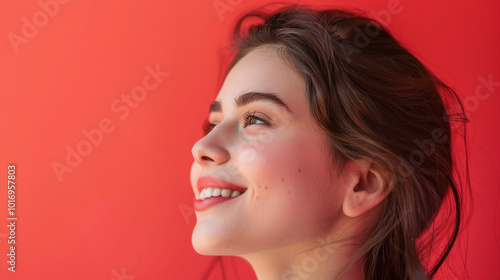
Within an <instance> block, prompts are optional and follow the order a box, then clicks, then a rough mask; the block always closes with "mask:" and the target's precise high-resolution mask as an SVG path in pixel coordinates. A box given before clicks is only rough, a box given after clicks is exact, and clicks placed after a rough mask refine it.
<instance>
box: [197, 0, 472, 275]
mask: <svg viewBox="0 0 500 280" xmlns="http://www.w3.org/2000/svg"><path fill="white" fill-rule="evenodd" d="M249 22H250V24H249ZM245 26H246V28H245ZM235 42H236V47H237V48H236V54H235V57H234V59H233V61H232V64H231V65H230V67H229V70H228V73H227V76H226V78H225V81H224V84H223V86H222V88H221V90H220V92H219V94H218V96H217V98H216V99H215V101H214V102H213V103H212V104H211V106H210V115H209V120H208V122H207V124H206V126H205V128H204V129H205V137H204V138H202V139H200V140H199V141H198V142H197V143H196V144H195V145H194V147H193V150H192V151H193V156H194V160H195V162H194V164H193V167H192V172H191V182H192V186H193V190H194V193H195V197H196V200H195V209H196V216H197V224H196V227H195V229H194V232H193V236H192V242H193V246H194V248H195V249H196V251H197V252H199V253H200V254H205V255H233V256H240V257H242V258H244V259H246V260H248V262H250V264H251V265H252V267H253V269H254V270H255V273H256V275H257V277H258V279H261V280H272V279H328V280H329V279H427V278H428V277H432V276H433V275H434V274H435V272H436V271H437V269H438V268H439V267H440V265H441V264H442V262H443V261H444V259H445V258H446V256H447V255H448V253H449V250H450V248H451V247H452V246H453V243H454V241H455V238H456V236H457V233H458V227H459V223H460V204H459V194H458V190H457V184H456V182H455V179H454V174H453V173H454V172H453V169H454V168H453V166H454V164H453V163H454V162H453V158H452V151H451V140H452V134H454V132H455V131H454V130H456V128H457V126H456V125H455V124H454V122H464V121H465V120H466V118H465V115H464V113H463V109H462V107H461V103H460V101H459V100H458V98H457V97H456V95H455V94H454V92H453V91H452V90H451V89H450V88H449V87H448V86H446V85H445V84H443V83H442V82H441V81H440V80H438V79H437V78H436V77H435V76H434V75H433V74H432V73H430V72H429V70H427V69H426V68H425V66H423V65H422V64H421V63H420V62H419V61H418V60H417V59H416V58H415V57H414V56H413V55H412V54H411V53H409V52H408V51H407V50H406V49H405V48H403V47H402V46H401V45H400V44H399V43H398V42H397V41H396V40H395V39H394V38H393V37H392V36H391V35H390V33H389V32H388V31H387V30H386V29H385V28H383V27H382V26H380V25H379V24H378V23H377V22H375V21H373V20H371V19H369V18H366V17H363V16H360V15H357V14H354V13H350V12H347V11H342V10H324V11H317V10H312V9H307V8H304V7H297V6H293V7H286V8H283V9H280V10H278V11H275V12H273V13H270V14H266V13H253V14H248V15H247V16H245V17H243V18H242V19H241V20H240V21H239V23H238V25H237V28H236V30H235ZM449 197H451V200H452V201H453V202H454V204H455V207H454V209H453V211H454V212H455V213H454V215H452V216H450V217H446V218H447V219H446V222H449V223H451V228H452V230H451V231H445V233H446V234H448V236H447V237H449V240H448V241H447V243H446V244H445V246H437V247H439V249H440V250H441V251H442V253H441V254H440V256H439V257H438V258H437V259H436V260H435V262H433V263H431V264H427V261H426V257H425V256H424V253H425V254H427V253H429V251H428V250H427V249H428V248H430V247H429V246H422V245H425V244H432V241H433V239H432V238H431V239H428V238H425V237H426V236H431V237H432V236H434V235H435V234H437V232H434V231H433V229H435V228H437V227H436V226H435V223H437V222H438V221H435V217H436V215H437V213H438V212H439V210H440V208H442V207H443V203H444V201H446V198H449ZM431 225H433V226H432V227H431ZM426 230H427V231H429V232H430V233H429V234H424V233H425V232H426ZM429 240H430V241H431V243H429V242H426V241H429Z"/></svg>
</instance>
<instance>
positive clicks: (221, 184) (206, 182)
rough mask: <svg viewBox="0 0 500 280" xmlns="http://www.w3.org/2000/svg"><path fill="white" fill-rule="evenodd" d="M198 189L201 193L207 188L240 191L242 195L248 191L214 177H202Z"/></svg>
mask: <svg viewBox="0 0 500 280" xmlns="http://www.w3.org/2000/svg"><path fill="white" fill-rule="evenodd" d="M197 187H198V190H199V191H200V192H201V191H202V190H203V189H206V188H218V189H229V190H235V191H240V192H241V193H243V192H244V191H245V190H246V188H244V187H242V186H238V185H235V184H233V183H230V182H227V181H224V180H222V179H220V178H217V177H212V176H203V177H200V178H199V179H198V183H197Z"/></svg>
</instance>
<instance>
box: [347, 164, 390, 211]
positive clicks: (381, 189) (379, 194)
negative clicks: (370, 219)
mask: <svg viewBox="0 0 500 280" xmlns="http://www.w3.org/2000/svg"><path fill="white" fill-rule="evenodd" d="M345 171H346V172H349V174H348V175H349V176H350V177H351V179H352V180H350V183H349V185H348V186H347V189H346V193H345V197H344V203H343V205H342V210H343V212H344V214H345V215H346V216H348V217H353V218H354V217H358V216H360V215H362V214H364V213H366V212H367V211H369V210H371V209H373V208H375V207H376V206H377V205H379V204H380V203H381V202H382V201H383V200H384V199H385V198H386V197H387V195H388V194H389V193H390V191H391V190H392V184H390V185H389V184H388V183H387V182H385V181H384V180H383V178H382V176H381V175H380V174H379V173H378V172H377V171H375V170H373V169H372V165H371V163H370V162H367V161H366V160H362V161H360V162H358V163H356V162H351V165H350V166H349V167H348V168H347V169H346V170H345Z"/></svg>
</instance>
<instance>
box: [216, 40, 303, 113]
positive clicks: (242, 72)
mask: <svg viewBox="0 0 500 280" xmlns="http://www.w3.org/2000/svg"><path fill="white" fill-rule="evenodd" d="M251 91H258V92H272V93H274V94H276V95H277V96H278V97H280V98H282V99H284V100H286V101H288V102H287V103H290V102H291V103H303V102H305V101H306V99H305V98H306V97H305V84H304V79H303V78H302V77H301V76H300V75H299V74H298V73H297V72H296V70H295V69H294V68H293V67H292V66H291V65H290V63H289V62H287V61H285V60H284V59H283V58H282V56H281V55H280V54H279V52H278V51H277V50H276V47H273V46H260V47H257V48H255V49H253V50H251V51H250V52H249V53H248V54H247V55H245V56H244V57H243V58H242V59H241V60H240V61H238V63H236V65H234V67H233V68H232V69H231V71H230V72H229V73H228V75H227V77H226V80H225V81H224V85H223V86H222V89H221V91H220V92H219V95H218V96H217V100H218V101H220V102H222V103H226V102H228V101H229V100H230V99H234V98H237V97H238V96H239V95H242V94H244V93H246V92H251ZM287 105H288V104H287ZM292 107H293V105H292Z"/></svg>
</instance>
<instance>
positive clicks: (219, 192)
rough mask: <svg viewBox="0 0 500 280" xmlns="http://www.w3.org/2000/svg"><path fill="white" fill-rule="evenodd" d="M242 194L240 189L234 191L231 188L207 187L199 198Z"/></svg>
mask: <svg viewBox="0 0 500 280" xmlns="http://www.w3.org/2000/svg"><path fill="white" fill-rule="evenodd" d="M240 194H241V192H240V191H233V190H229V189H218V188H206V189H203V190H202V191H201V192H200V198H199V199H205V198H209V197H216V196H222V197H237V196H238V195H240Z"/></svg>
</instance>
